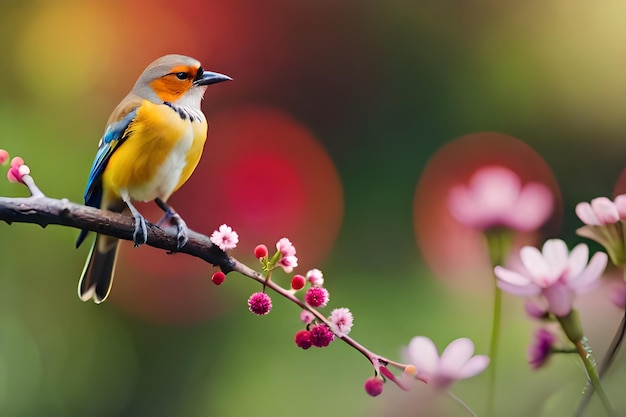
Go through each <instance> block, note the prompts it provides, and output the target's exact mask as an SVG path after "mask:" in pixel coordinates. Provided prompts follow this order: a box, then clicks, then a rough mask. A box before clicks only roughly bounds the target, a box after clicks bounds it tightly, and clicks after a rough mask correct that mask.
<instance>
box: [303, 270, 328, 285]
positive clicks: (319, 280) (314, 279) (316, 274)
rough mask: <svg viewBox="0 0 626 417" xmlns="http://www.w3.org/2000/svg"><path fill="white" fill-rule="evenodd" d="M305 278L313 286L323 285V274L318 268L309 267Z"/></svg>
mask: <svg viewBox="0 0 626 417" xmlns="http://www.w3.org/2000/svg"><path fill="white" fill-rule="evenodd" d="M306 278H307V279H308V280H309V282H310V283H311V285H313V286H314V287H321V286H323V285H324V274H323V273H322V271H320V270H319V269H311V270H309V271H308V272H307V273H306Z"/></svg>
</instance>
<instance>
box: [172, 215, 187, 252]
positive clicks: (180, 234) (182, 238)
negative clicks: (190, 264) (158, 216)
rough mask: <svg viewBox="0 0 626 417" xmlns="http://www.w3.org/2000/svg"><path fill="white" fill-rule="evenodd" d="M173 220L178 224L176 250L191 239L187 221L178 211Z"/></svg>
mask: <svg viewBox="0 0 626 417" xmlns="http://www.w3.org/2000/svg"><path fill="white" fill-rule="evenodd" d="M171 222H172V223H173V224H174V225H175V226H176V250H180V249H181V248H182V247H183V246H185V245H186V244H187V242H188V241H189V236H188V233H187V231H188V230H189V229H188V228H187V223H185V221H184V220H183V218H182V217H180V216H179V215H178V214H177V213H175V214H174V215H173V216H172V219H171Z"/></svg>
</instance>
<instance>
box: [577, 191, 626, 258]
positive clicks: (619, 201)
mask: <svg viewBox="0 0 626 417" xmlns="http://www.w3.org/2000/svg"><path fill="white" fill-rule="evenodd" d="M576 214H577V215H578V217H579V218H580V220H581V221H582V222H583V223H585V226H583V227H581V228H579V229H578V230H577V231H576V233H578V234H579V235H580V236H583V237H586V238H589V239H591V240H594V241H596V242H598V243H599V244H601V245H602V246H604V248H605V249H606V250H607V252H608V253H609V256H610V257H611V261H612V262H613V263H614V264H615V265H622V264H624V262H625V261H626V246H625V243H624V241H625V240H626V236H625V235H624V233H625V230H624V226H625V224H624V220H626V194H622V195H619V196H617V197H616V198H615V201H614V202H613V201H611V200H610V199H608V198H606V197H598V198H594V199H593V200H591V203H587V202H582V203H578V204H577V205H576Z"/></svg>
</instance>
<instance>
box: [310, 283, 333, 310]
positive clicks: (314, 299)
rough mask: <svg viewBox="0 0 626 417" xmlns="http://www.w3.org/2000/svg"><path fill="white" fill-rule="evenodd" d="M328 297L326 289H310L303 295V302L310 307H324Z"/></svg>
mask: <svg viewBox="0 0 626 417" xmlns="http://www.w3.org/2000/svg"><path fill="white" fill-rule="evenodd" d="M329 298H330V296H329V294H328V290H327V289H326V288H321V287H311V288H309V289H308V290H307V292H306V294H305V295H304V301H306V302H307V304H308V305H310V306H311V307H325V306H326V304H328V300H329Z"/></svg>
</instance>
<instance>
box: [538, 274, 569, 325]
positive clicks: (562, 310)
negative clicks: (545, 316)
mask: <svg viewBox="0 0 626 417" xmlns="http://www.w3.org/2000/svg"><path fill="white" fill-rule="evenodd" d="M543 296H544V297H545V298H546V300H547V301H548V305H549V307H548V309H549V310H550V311H551V312H552V313H554V314H555V315H557V316H559V317H565V316H567V315H568V314H569V312H570V311H572V303H573V301H574V291H572V290H571V289H570V288H568V286H567V285H565V284H561V283H560V282H559V283H556V284H554V285H551V286H550V287H548V288H544V290H543Z"/></svg>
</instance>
